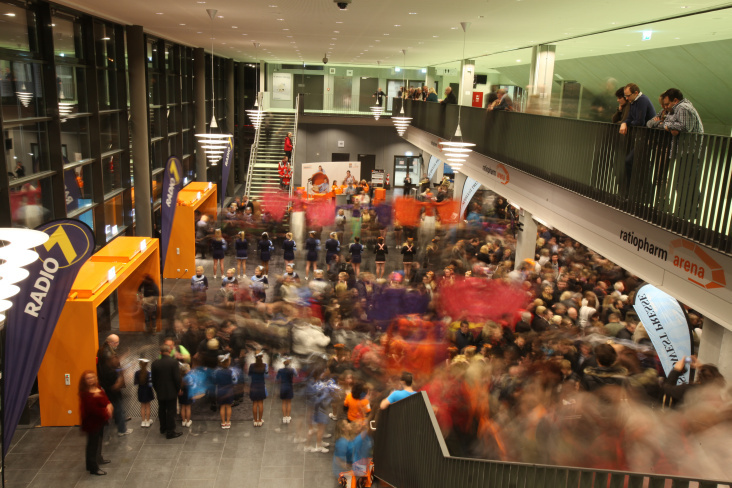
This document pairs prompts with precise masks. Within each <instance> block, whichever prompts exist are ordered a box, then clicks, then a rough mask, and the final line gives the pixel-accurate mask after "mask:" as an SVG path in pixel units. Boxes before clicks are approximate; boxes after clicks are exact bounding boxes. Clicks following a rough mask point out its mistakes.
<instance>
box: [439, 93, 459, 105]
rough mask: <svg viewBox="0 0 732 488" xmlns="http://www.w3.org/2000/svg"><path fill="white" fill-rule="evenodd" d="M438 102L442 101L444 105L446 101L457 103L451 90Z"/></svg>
mask: <svg viewBox="0 0 732 488" xmlns="http://www.w3.org/2000/svg"><path fill="white" fill-rule="evenodd" d="M440 103H444V104H446V105H447V104H448V103H454V104H457V97H455V94H454V93H453V92H450V93H448V94H447V96H445V98H444V99H443V100H442V101H441V102H440Z"/></svg>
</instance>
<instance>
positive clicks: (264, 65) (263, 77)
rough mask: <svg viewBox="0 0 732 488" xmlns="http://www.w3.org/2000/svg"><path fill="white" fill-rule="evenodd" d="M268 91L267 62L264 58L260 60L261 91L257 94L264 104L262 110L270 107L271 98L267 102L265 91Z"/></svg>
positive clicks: (260, 102)
mask: <svg viewBox="0 0 732 488" xmlns="http://www.w3.org/2000/svg"><path fill="white" fill-rule="evenodd" d="M265 91H267V63H266V62H265V61H264V60H261V61H259V93H258V94H257V100H259V104H260V105H261V106H262V110H266V109H268V108H269V100H267V103H266V104H265V100H264V99H265V98H266V97H265V96H264V92H265ZM260 94H261V95H260Z"/></svg>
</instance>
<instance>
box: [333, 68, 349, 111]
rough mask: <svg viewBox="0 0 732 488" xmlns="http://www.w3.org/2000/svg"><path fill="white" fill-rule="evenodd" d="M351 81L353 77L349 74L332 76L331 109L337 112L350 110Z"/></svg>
mask: <svg viewBox="0 0 732 488" xmlns="http://www.w3.org/2000/svg"><path fill="white" fill-rule="evenodd" d="M352 82H353V77H351V76H335V77H333V110H335V111H337V112H350V111H351V106H352V103H351V97H352V90H351V86H352Z"/></svg>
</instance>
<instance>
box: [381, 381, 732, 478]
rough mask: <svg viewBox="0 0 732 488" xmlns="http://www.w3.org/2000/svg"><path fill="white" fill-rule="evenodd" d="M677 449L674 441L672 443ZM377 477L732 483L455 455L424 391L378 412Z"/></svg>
mask: <svg viewBox="0 0 732 488" xmlns="http://www.w3.org/2000/svg"><path fill="white" fill-rule="evenodd" d="M669 449H673V447H669ZM374 468H375V472H374V473H375V475H376V477H377V478H379V479H381V480H383V481H385V482H387V483H389V484H390V485H391V486H394V487H396V488H445V487H451V486H455V487H461V488H470V487H483V486H488V487H515V488H534V487H542V488H584V487H588V488H592V487H595V488H599V487H602V488H623V487H627V488H664V487H666V488H668V487H675V488H681V487H685V488H692V487H693V488H729V487H730V484H729V483H730V482H729V481H725V482H721V481H712V480H704V479H692V478H684V477H679V476H667V475H662V474H657V473H631V472H622V471H612V470H600V469H589V468H575V467H568V466H551V465H542V464H528V463H509V462H500V461H489V460H484V459H472V458H460V457H454V456H451V455H450V453H449V452H448V449H447V445H446V444H445V439H444V437H443V435H442V432H441V431H440V427H439V426H438V424H437V419H436V418H435V414H434V412H433V411H432V406H431V404H430V401H429V398H428V397H427V394H426V393H424V392H421V393H417V394H416V395H412V396H411V397H409V398H406V399H404V400H401V401H399V402H397V403H395V404H394V405H391V406H390V407H389V408H388V409H386V410H383V411H381V412H380V414H379V417H378V422H377V425H376V433H375V438H374Z"/></svg>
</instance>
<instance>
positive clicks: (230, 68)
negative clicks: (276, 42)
mask: <svg viewBox="0 0 732 488" xmlns="http://www.w3.org/2000/svg"><path fill="white" fill-rule="evenodd" d="M225 69H226V71H225V74H224V76H225V77H226V131H227V132H228V133H229V134H232V135H233V136H234V153H233V154H232V157H233V159H232V161H231V162H230V163H229V164H230V168H229V182H228V183H227V184H226V188H227V193H228V194H229V195H235V194H236V188H234V174H235V173H236V170H235V168H236V167H237V164H238V163H237V161H236V118H235V110H234V60H233V59H227V60H226V64H225ZM225 198H226V195H222V196H221V201H222V202H223V201H224V199H225Z"/></svg>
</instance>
